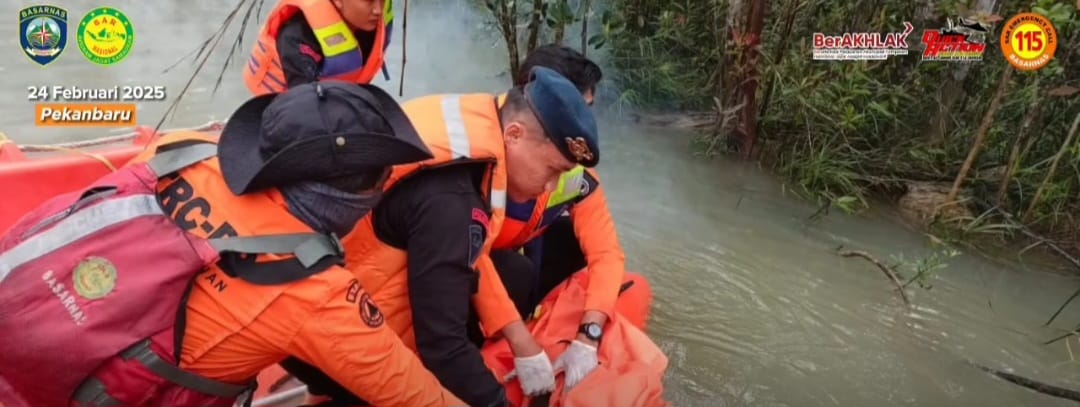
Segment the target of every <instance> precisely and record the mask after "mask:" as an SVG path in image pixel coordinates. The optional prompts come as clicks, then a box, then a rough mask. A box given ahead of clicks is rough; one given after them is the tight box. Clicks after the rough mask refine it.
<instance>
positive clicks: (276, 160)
mask: <svg viewBox="0 0 1080 407" xmlns="http://www.w3.org/2000/svg"><path fill="white" fill-rule="evenodd" d="M188 139H197V140H209V141H211V142H216V141H217V140H215V138H214V137H213V136H211V135H206V134H202V133H190V134H185V133H180V134H170V135H169V136H166V137H164V138H163V140H161V142H160V143H159V145H160V144H165V143H183V142H185V141H187V140H188ZM155 150H156V147H154V146H152V147H150V148H149V149H148V151H150V152H153V151H155ZM148 157H149V156H148V155H147V154H144V155H142V156H140V157H137V158H136V160H145V159H147V158H148ZM430 157H432V155H431V152H430V150H428V148H427V147H426V146H424V144H423V141H421V140H420V138H419V137H418V135H417V133H416V130H415V128H414V127H413V126H412V125H411V124H410V123H409V121H408V119H407V118H406V116H405V114H404V113H403V111H402V110H401V108H400V107H399V106H398V105H397V103H396V102H395V101H394V100H393V98H392V97H391V96H390V95H388V94H386V93H385V92H383V91H382V90H380V89H379V88H377V87H375V86H373V85H356V84H351V83H347V82H340V81H322V82H316V83H310V84H303V85H298V86H297V87H294V88H292V89H290V90H289V91H287V92H285V93H282V94H279V95H276V96H275V95H264V96H261V97H256V98H253V99H251V100H249V101H248V102H247V103H245V104H244V105H242V106H241V107H240V108H239V109H238V110H237V111H236V112H235V114H234V115H233V116H232V117H231V118H230V119H229V121H228V124H227V125H226V127H225V128H224V130H223V132H222V135H221V138H220V142H219V146H218V155H217V157H216V158H211V159H208V160H206V161H203V162H201V163H199V164H196V165H194V166H191V167H188V168H186V169H184V170H181V171H180V172H179V174H178V177H177V178H176V179H175V180H173V181H172V182H171V183H165V184H163V186H162V188H161V192H160V200H161V203H162V206H163V208H164V209H165V211H166V213H170V214H173V216H174V217H175V218H176V220H177V222H178V224H180V225H181V226H184V227H185V228H186V229H187V230H188V231H189V232H191V233H194V234H197V235H199V236H204V237H205V236H208V235H211V236H213V237H221V236H248V235H265V234H274V233H297V232H308V233H310V232H311V231H316V232H319V233H324V234H334V235H338V236H342V235H345V234H347V233H349V232H350V230H352V229H353V227H354V226H356V224H357V222H358V221H359V220H360V219H361V218H362V217H364V216H365V215H367V214H368V213H369V212H370V211H371V209H372V208H373V207H374V206H375V204H376V203H377V201H378V200H379V199H380V198H381V196H382V188H383V184H384V183H385V182H386V180H387V177H388V175H389V173H390V166H392V165H395V164H405V163H412V162H417V161H420V160H424V159H429V158H430ZM227 254H228V253H226V255H227ZM223 256H224V255H223ZM342 257H343V256H342ZM295 260H296V259H294V258H288V257H285V258H282V257H280V256H274V255H260V256H258V257H257V258H254V257H252V258H241V257H223V258H222V260H221V261H220V262H219V263H218V264H219V265H220V267H215V268H213V269H211V270H208V272H207V273H205V274H203V275H201V276H200V277H199V278H197V281H196V282H195V284H194V286H193V288H192V290H191V292H190V294H189V298H188V299H187V303H186V308H187V312H186V313H185V314H184V317H183V319H182V321H183V325H184V326H185V327H184V328H180V329H182V332H183V337H182V342H181V343H182V345H179V349H180V353H179V355H180V358H179V359H180V366H181V367H182V368H184V369H186V370H188V371H190V372H193V373H196V374H199V375H202V376H205V377H207V378H210V379H214V380H218V381H222V382H226V383H237V384H241V383H245V382H247V381H250V380H251V379H252V378H253V377H255V376H256V375H257V374H258V373H259V372H260V371H262V370H263V369H265V368H267V367H269V366H271V365H273V364H274V363H278V362H280V361H282V360H283V359H285V358H287V357H292V358H295V359H298V360H302V361H304V362H306V363H309V364H311V365H313V366H317V367H318V368H319V369H320V370H321V371H323V372H325V373H326V374H327V375H329V377H332V378H333V380H335V381H336V382H337V383H341V384H342V385H343V386H344V388H346V389H347V391H349V392H351V393H353V394H355V395H356V396H358V397H363V398H364V399H365V400H370V401H371V402H372V403H374V404H375V405H378V406H400V407H417V406H429V407H445V406H464V405H466V404H465V403H463V402H461V401H460V400H459V399H458V398H456V397H455V396H454V395H453V394H451V393H450V392H448V391H447V390H445V389H444V388H443V387H442V386H441V385H440V384H439V381H438V380H437V379H436V377H435V376H434V375H432V373H431V372H430V371H428V370H427V369H426V368H425V367H424V365H423V364H422V362H421V361H420V359H419V358H417V357H416V355H415V353H414V352H413V351H412V350H410V349H409V348H408V347H407V346H406V345H405V344H404V343H403V342H402V340H401V339H400V337H399V335H398V334H397V333H396V332H395V331H394V330H393V329H391V328H392V326H391V325H390V324H388V323H387V322H388V321H390V320H392V318H393V317H392V316H390V315H387V314H384V313H383V312H382V310H381V308H380V307H379V306H378V305H377V303H376V302H375V301H373V300H372V296H371V295H370V294H369V291H367V290H366V289H365V288H364V287H363V285H362V284H361V283H360V282H359V281H358V280H357V279H356V276H355V275H354V274H353V273H351V272H350V271H349V270H347V269H345V268H343V267H341V266H340V265H339V264H334V263H333V262H327V260H328V259H327V258H324V259H323V260H322V261H320V262H319V263H317V264H316V266H318V267H325V270H324V271H322V272H320V273H318V274H314V275H312V276H310V277H307V278H305V279H302V280H299V281H297V282H292V283H288V284H283V285H257V284H253V283H250V282H248V281H246V280H241V279H238V278H234V277H231V275H233V274H234V272H235V270H237V269H239V268H255V269H256V270H255V271H256V272H258V273H265V274H266V275H267V276H268V278H273V276H275V275H279V274H286V275H287V274H292V273H297V272H302V271H303V270H298V268H301V267H302V266H301V263H300V262H298V261H295ZM343 263H344V261H343V258H342V261H341V263H340V264H343ZM246 274H247V275H250V274H252V273H250V272H248V273H246Z"/></svg>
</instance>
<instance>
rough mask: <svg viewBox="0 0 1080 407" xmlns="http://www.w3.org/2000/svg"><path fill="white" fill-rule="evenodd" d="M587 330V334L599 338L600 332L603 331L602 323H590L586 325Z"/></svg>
mask: <svg viewBox="0 0 1080 407" xmlns="http://www.w3.org/2000/svg"><path fill="white" fill-rule="evenodd" d="M585 330H586V331H587V332H586V335H589V336H591V337H593V338H599V337H600V334H601V333H602V332H601V331H600V325H596V324H592V325H589V326H587V327H585Z"/></svg>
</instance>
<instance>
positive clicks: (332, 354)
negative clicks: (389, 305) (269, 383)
mask: <svg viewBox="0 0 1080 407" xmlns="http://www.w3.org/2000/svg"><path fill="white" fill-rule="evenodd" d="M365 298H367V294H366V293H365V292H363V290H360V291H359V292H350V289H349V287H348V286H345V287H342V288H341V289H339V290H336V292H331V293H330V295H329V296H328V298H327V300H326V303H325V304H323V306H322V307H319V308H317V309H316V310H315V312H312V313H311V315H310V316H309V317H308V318H307V320H306V322H305V323H304V325H303V326H301V327H300V329H299V331H298V332H297V334H296V337H295V338H293V341H292V342H291V344H290V347H289V349H288V350H289V353H290V354H292V355H293V356H295V357H297V358H299V359H301V360H303V361H304V362H307V363H308V364H310V365H312V366H315V367H316V368H318V369H319V370H321V371H322V372H324V373H326V375H327V376H329V377H330V378H332V379H334V381H336V382H337V383H339V384H341V385H342V386H343V387H345V388H346V389H348V390H349V391H350V392H352V393H353V394H355V395H356V396H357V397H359V398H361V399H363V400H366V401H368V402H370V403H371V404H372V405H376V406H379V407H451V406H465V403H463V402H461V400H459V399H457V398H456V397H454V395H453V394H451V393H450V392H448V391H447V390H445V389H443V387H442V386H440V385H439V381H438V380H437V379H436V378H435V376H434V375H432V374H431V372H429V371H428V370H427V369H425V368H424V365H423V364H422V363H421V361H420V359H418V358H417V357H416V355H415V354H414V353H413V352H412V351H411V350H409V348H408V347H406V346H405V344H404V343H403V342H402V341H401V339H400V338H398V336H397V334H395V333H394V331H393V330H391V329H390V328H389V327H387V326H386V325H385V324H384V323H383V322H382V321H383V319H382V318H381V316H380V315H378V312H379V311H377V310H374V309H373V308H368V309H367V310H366V311H361V307H371V304H370V303H366V302H365ZM298 308H299V306H298ZM373 310H374V312H375V314H371V311H373ZM362 312H368V314H367V315H368V316H369V317H367V318H365V317H362V314H361V313H362ZM372 315H374V317H372Z"/></svg>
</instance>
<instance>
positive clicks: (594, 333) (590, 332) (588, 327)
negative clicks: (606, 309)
mask: <svg viewBox="0 0 1080 407" xmlns="http://www.w3.org/2000/svg"><path fill="white" fill-rule="evenodd" d="M578 333H579V334H585V337H586V338H589V340H592V341H595V342H600V337H602V336H604V328H603V327H601V326H600V324H598V323H595V322H589V323H585V324H581V326H579V327H578Z"/></svg>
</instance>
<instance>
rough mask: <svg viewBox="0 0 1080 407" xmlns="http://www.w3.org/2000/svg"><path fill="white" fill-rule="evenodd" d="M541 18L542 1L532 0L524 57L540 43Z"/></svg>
mask: <svg viewBox="0 0 1080 407" xmlns="http://www.w3.org/2000/svg"><path fill="white" fill-rule="evenodd" d="M543 17H544V0H533V9H532V17H531V19H530V20H529V38H528V40H527V41H526V42H525V47H526V48H525V49H526V51H525V52H526V55H528V54H527V53H529V52H532V51H533V50H534V49H536V47H537V45H538V43H539V41H540V26H541V25H543V22H544V20H543ZM514 72H517V71H514ZM523 74H524V73H523Z"/></svg>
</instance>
